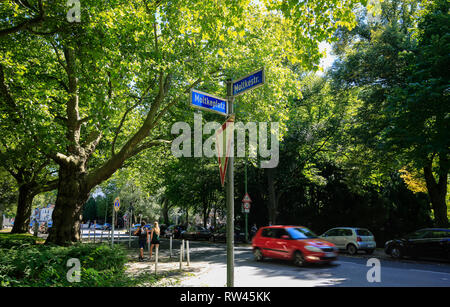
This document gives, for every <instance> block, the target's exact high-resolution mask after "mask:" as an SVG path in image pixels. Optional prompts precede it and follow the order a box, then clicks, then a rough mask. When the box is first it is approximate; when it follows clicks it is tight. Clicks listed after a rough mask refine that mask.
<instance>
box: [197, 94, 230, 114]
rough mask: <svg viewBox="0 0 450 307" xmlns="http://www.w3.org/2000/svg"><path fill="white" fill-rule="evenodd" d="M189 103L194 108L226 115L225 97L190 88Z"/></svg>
mask: <svg viewBox="0 0 450 307" xmlns="http://www.w3.org/2000/svg"><path fill="white" fill-rule="evenodd" d="M191 105H192V106H193V107H194V108H198V109H202V110H207V111H211V112H215V113H218V114H221V115H225V116H227V115H228V104H227V100H226V99H222V98H219V97H216V96H213V95H210V94H208V93H204V92H200V91H197V90H191Z"/></svg>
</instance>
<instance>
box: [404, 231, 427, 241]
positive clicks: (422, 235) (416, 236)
mask: <svg viewBox="0 0 450 307" xmlns="http://www.w3.org/2000/svg"><path fill="white" fill-rule="evenodd" d="M428 232H429V231H428V230H418V231H415V232H413V233H411V234H409V235H408V236H407V238H408V239H410V240H414V239H423V238H425V236H427V234H428Z"/></svg>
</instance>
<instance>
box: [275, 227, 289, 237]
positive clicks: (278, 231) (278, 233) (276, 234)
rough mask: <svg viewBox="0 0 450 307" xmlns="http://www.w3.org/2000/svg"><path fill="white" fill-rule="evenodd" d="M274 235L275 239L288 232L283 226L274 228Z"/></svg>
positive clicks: (286, 234)
mask: <svg viewBox="0 0 450 307" xmlns="http://www.w3.org/2000/svg"><path fill="white" fill-rule="evenodd" d="M274 235H275V238H276V239H281V237H282V236H288V235H289V234H288V233H287V231H286V230H285V229H283V228H279V229H274Z"/></svg>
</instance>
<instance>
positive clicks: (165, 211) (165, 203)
mask: <svg viewBox="0 0 450 307" xmlns="http://www.w3.org/2000/svg"><path fill="white" fill-rule="evenodd" d="M169 207H170V206H169V201H168V200H167V199H166V198H165V199H164V200H163V206H162V215H163V219H164V224H166V225H169V224H170V221H169Z"/></svg>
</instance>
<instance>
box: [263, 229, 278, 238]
mask: <svg viewBox="0 0 450 307" xmlns="http://www.w3.org/2000/svg"><path fill="white" fill-rule="evenodd" d="M261 236H263V237H266V238H274V237H275V233H274V229H272V228H266V229H263V231H262V233H261Z"/></svg>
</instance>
